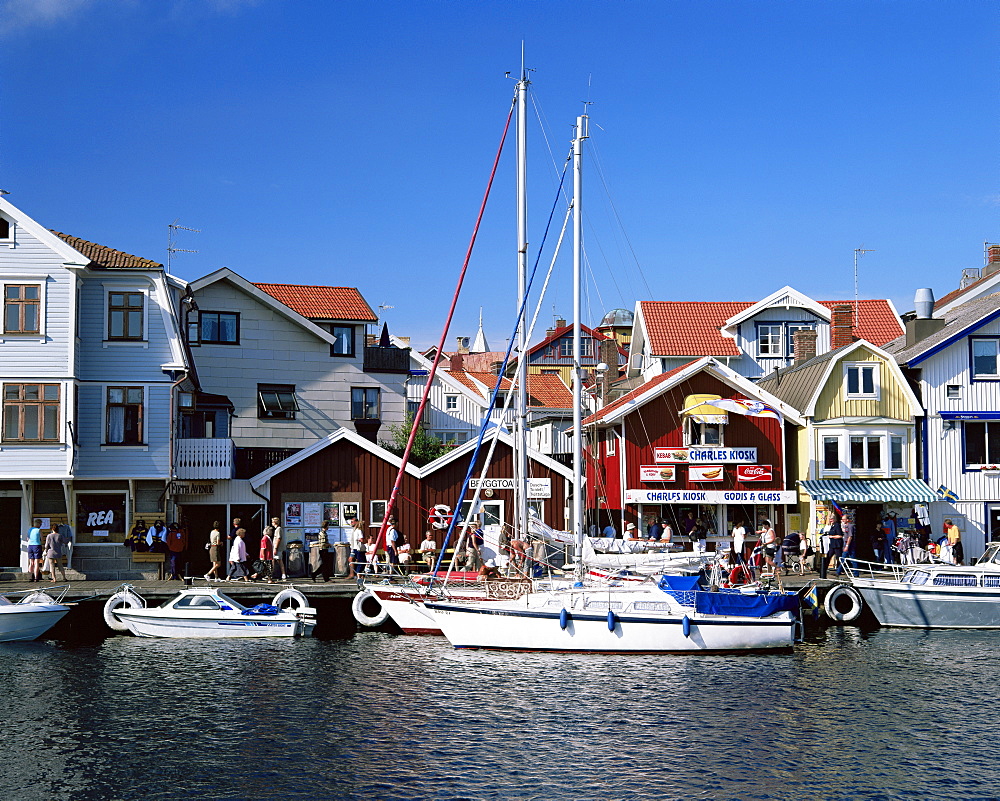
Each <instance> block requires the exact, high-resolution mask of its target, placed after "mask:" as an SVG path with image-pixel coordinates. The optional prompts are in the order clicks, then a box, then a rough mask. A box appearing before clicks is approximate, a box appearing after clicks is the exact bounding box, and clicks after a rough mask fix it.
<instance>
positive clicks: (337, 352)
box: [330, 325, 354, 356]
mask: <svg viewBox="0 0 1000 801" xmlns="http://www.w3.org/2000/svg"><path fill="white" fill-rule="evenodd" d="M330 333H331V334H333V336H334V338H336V340H337V342H336V344H333V345H331V346H330V355H331V356H353V355H354V326H353V325H331V326H330Z"/></svg>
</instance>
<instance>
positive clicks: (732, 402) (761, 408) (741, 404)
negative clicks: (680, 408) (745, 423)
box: [684, 398, 782, 422]
mask: <svg viewBox="0 0 1000 801" xmlns="http://www.w3.org/2000/svg"><path fill="white" fill-rule="evenodd" d="M698 406H715V407H716V408H717V409H722V410H724V411H727V412H734V413H736V414H743V415H746V416H747V417H770V418H771V419H772V420H778V421H779V422H780V421H781V419H782V417H781V412H779V411H778V410H777V409H775V408H774V407H773V406H768V405H767V404H766V403H764V402H763V401H759V400H750V399H749V398H721V399H720V400H706V401H702V402H701V403H699V404H698ZM692 408H697V407H692ZM684 411H688V410H687V409H685V410H684Z"/></svg>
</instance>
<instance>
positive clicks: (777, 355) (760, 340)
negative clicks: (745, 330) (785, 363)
mask: <svg viewBox="0 0 1000 801" xmlns="http://www.w3.org/2000/svg"><path fill="white" fill-rule="evenodd" d="M765 329H767V330H768V333H767V337H766V339H767V342H768V347H769V348H771V347H776V348H777V352H773V353H772V352H770V351H768V352H765V351H764V347H763V345H764V340H765V337H764V331H765ZM756 330H757V356H758V357H761V358H766V359H783V358H785V353H784V342H785V325H784V323H757V326H756ZM775 330H777V332H778V333H777V338H775V337H774V331H775ZM772 340H773V344H772Z"/></svg>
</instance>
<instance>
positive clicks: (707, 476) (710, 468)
mask: <svg viewBox="0 0 1000 801" xmlns="http://www.w3.org/2000/svg"><path fill="white" fill-rule="evenodd" d="M724 470H725V468H724V467H723V466H722V465H721V464H715V465H705V466H704V467H703V466H701V465H697V466H696V465H691V466H690V467H688V478H689V479H690V480H691V481H722V474H723V472H724Z"/></svg>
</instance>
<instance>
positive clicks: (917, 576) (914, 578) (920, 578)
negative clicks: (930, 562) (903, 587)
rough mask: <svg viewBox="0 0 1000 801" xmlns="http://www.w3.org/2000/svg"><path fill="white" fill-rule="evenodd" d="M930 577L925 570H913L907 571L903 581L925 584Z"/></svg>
mask: <svg viewBox="0 0 1000 801" xmlns="http://www.w3.org/2000/svg"><path fill="white" fill-rule="evenodd" d="M930 577H931V574H930V573H928V572H927V571H926V570H914V571H913V572H912V573H907V574H906V576H904V578H903V581H905V582H906V583H907V584H926V583H927V579H929V578H930Z"/></svg>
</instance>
